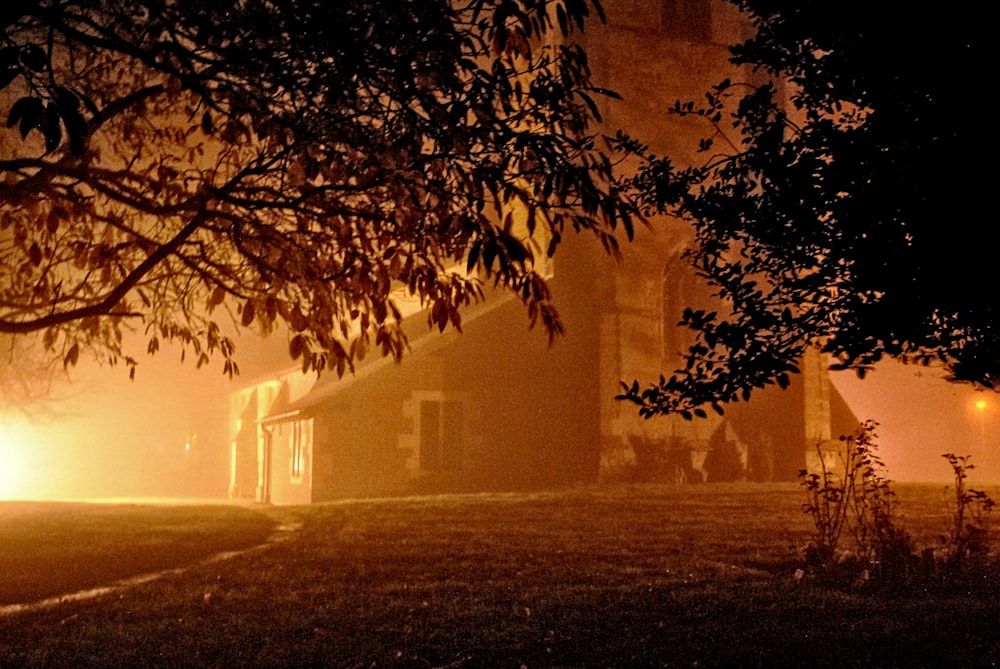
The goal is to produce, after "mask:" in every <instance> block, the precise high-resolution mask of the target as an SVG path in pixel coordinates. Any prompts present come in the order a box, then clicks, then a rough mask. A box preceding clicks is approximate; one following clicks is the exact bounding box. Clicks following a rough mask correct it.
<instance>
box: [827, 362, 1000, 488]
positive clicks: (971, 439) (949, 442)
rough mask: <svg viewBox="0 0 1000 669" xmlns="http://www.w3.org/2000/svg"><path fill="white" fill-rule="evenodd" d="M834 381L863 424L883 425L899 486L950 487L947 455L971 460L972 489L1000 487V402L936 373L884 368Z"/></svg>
mask: <svg viewBox="0 0 1000 669" xmlns="http://www.w3.org/2000/svg"><path fill="white" fill-rule="evenodd" d="M832 380H833V383H834V385H835V386H836V387H837V389H838V390H839V391H840V392H841V394H842V395H843V396H844V398H845V399H846V400H847V403H848V404H849V405H850V406H851V408H852V409H853V410H854V413H855V414H856V415H857V417H858V418H859V419H861V420H865V419H872V420H875V421H877V422H878V423H879V428H878V431H877V434H878V435H879V439H878V444H879V452H880V453H881V455H882V459H883V460H884V461H885V464H886V466H887V469H888V477H889V478H890V479H892V480H894V481H949V480H950V476H951V469H950V468H949V466H948V463H947V462H946V461H945V460H944V458H942V457H941V455H942V454H944V453H955V454H956V455H960V456H961V455H971V456H972V459H971V460H970V462H971V463H972V464H973V465H974V466H975V469H974V470H973V471H972V472H970V474H969V482H970V485H973V486H975V485H976V484H977V483H983V482H991V483H995V482H1000V454H998V452H997V446H998V439H997V437H998V428H1000V396H998V395H997V394H996V393H994V392H988V391H978V392H977V391H976V390H974V389H972V387H970V386H968V385H965V384H956V383H950V382H948V381H946V380H945V379H944V378H943V375H942V374H941V373H940V372H939V371H936V370H934V369H929V368H925V367H920V366H915V365H903V364H899V363H883V364H880V365H879V366H878V367H877V368H876V369H875V371H874V372H873V373H871V374H869V375H867V376H866V377H865V378H864V379H858V378H857V375H855V374H854V373H853V372H837V373H833V374H832Z"/></svg>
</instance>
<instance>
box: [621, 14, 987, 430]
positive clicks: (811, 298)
mask: <svg viewBox="0 0 1000 669" xmlns="http://www.w3.org/2000/svg"><path fill="white" fill-rule="evenodd" d="M735 4H737V5H738V6H739V7H740V8H741V9H742V10H743V11H744V12H745V14H746V15H747V16H748V17H749V18H750V19H751V20H752V23H753V25H754V27H755V28H756V31H755V35H754V36H753V37H752V38H750V39H748V40H747V41H745V42H744V43H742V44H740V45H737V46H735V47H734V48H733V49H732V54H733V61H734V62H735V63H737V64H740V65H744V66H747V68H749V69H750V70H751V71H753V72H756V73H757V74H756V75H755V77H756V78H757V81H756V83H754V84H749V83H738V82H733V81H725V82H722V83H720V84H719V85H718V86H717V87H715V88H714V89H713V90H711V91H709V92H708V94H707V96H706V98H705V99H704V100H703V101H702V102H699V103H694V102H681V103H678V104H677V106H676V107H675V108H674V109H673V110H672V113H675V114H681V115H687V116H692V117H700V119H701V120H702V122H703V123H704V126H705V128H706V132H705V135H704V137H703V139H702V141H701V144H700V148H701V155H703V156H704V157H705V159H704V162H703V163H701V164H698V165H694V166H686V165H680V164H676V161H674V162H672V161H671V159H670V156H661V157H656V156H647V161H646V162H645V164H644V168H643V169H642V170H641V172H640V173H639V174H638V176H637V177H636V178H635V179H634V180H632V182H631V183H630V186H632V187H633V188H635V189H636V190H637V192H638V193H640V197H641V199H642V206H643V207H644V208H645V209H647V210H648V211H649V212H651V213H666V214H672V215H675V216H679V217H681V218H683V219H686V220H688V221H690V222H691V223H692V225H693V226H694V229H695V234H696V240H695V244H694V246H693V248H692V250H691V252H690V254H689V259H690V261H691V262H692V263H693V264H694V266H695V267H696V268H697V270H698V271H699V272H700V273H701V274H702V275H703V276H704V277H705V278H706V279H707V280H708V281H709V282H710V283H711V284H712V285H713V286H714V287H715V290H716V293H717V294H718V295H719V296H720V297H722V298H724V301H725V304H726V308H725V309H722V310H720V311H719V312H716V313H705V312H704V311H698V310H689V311H687V312H686V313H685V317H684V324H685V325H687V326H688V327H691V328H693V329H694V330H695V331H696V332H697V335H698V339H697V342H696V343H695V345H694V346H692V347H691V349H690V351H689V355H688V356H687V360H686V361H685V365H684V366H683V367H682V368H681V369H679V370H676V371H674V372H673V373H672V375H670V376H669V377H662V378H661V379H660V381H659V382H657V383H655V384H652V385H650V386H648V387H646V388H640V387H639V384H638V383H637V382H635V383H632V384H625V386H624V392H623V393H622V395H621V397H622V398H624V399H627V400H630V401H633V402H635V403H636V404H638V405H639V406H640V412H641V413H642V414H643V415H646V416H652V415H655V414H659V413H665V412H679V413H681V414H683V415H686V416H691V415H700V414H702V413H704V408H706V407H713V408H715V409H716V410H717V411H720V412H721V410H722V407H721V403H725V402H731V401H737V400H739V399H747V398H749V396H750V394H751V392H752V391H753V390H754V389H756V388H761V387H764V386H766V385H768V384H772V383H778V384H781V385H784V384H786V383H787V382H788V374H789V373H791V372H793V371H795V369H796V364H797V360H798V359H799V357H800V356H801V354H802V352H803V350H804V349H805V348H806V347H807V346H817V347H819V348H821V349H822V350H823V351H825V352H827V353H828V354H830V355H831V357H832V358H833V359H834V361H835V368H840V369H844V368H850V369H854V370H856V371H857V372H858V373H859V374H861V375H863V374H864V373H865V372H866V371H867V370H868V369H870V367H871V366H872V365H873V364H874V363H876V362H877V361H878V360H880V359H882V358H883V357H890V358H896V359H900V360H904V361H910V362H917V363H925V364H931V363H933V364H941V365H943V366H944V367H945V368H946V369H947V370H948V372H949V373H950V376H951V378H952V379H953V380H955V381H964V382H971V383H975V384H980V385H982V386H985V387H988V388H993V389H997V388H998V386H1000V335H998V331H997V320H996V319H997V311H998V306H1000V305H998V302H997V297H996V295H997V293H996V291H995V290H993V289H992V288H991V287H990V286H991V285H992V284H993V283H995V272H994V270H993V267H994V259H993V255H994V251H993V249H992V247H991V244H990V243H988V242H986V239H985V237H984V235H985V231H984V230H985V229H984V228H983V227H982V226H983V223H984V220H983V216H984V212H987V211H989V210H990V207H989V204H990V203H989V198H990V196H989V193H990V189H989V180H990V175H989V171H988V170H987V169H986V168H985V167H981V166H980V164H981V161H980V160H979V156H983V155H989V154H990V148H991V147H992V145H993V143H995V140H993V139H992V135H991V134H990V133H989V132H988V131H986V129H985V128H984V126H983V125H982V124H981V123H980V122H979V121H978V120H977V119H979V116H978V115H977V113H976V111H975V110H976V109H977V103H976V102H975V100H976V99H977V97H976V96H977V95H978V93H976V91H981V90H982V85H983V82H986V81H989V80H990V76H989V73H988V72H987V69H986V68H987V67H988V66H989V64H990V62H991V58H990V50H989V42H988V41H987V39H986V37H985V30H984V29H983V28H982V27H980V26H979V25H977V24H976V22H975V21H974V20H972V21H970V20H969V17H967V16H964V15H962V14H961V13H960V12H950V11H942V12H930V11H925V10H922V9H917V8H915V7H913V6H911V5H903V4H902V3H890V4H889V5H887V6H881V5H880V6H879V7H878V9H877V10H876V9H875V8H873V7H871V6H869V5H864V4H862V3H860V2H846V3H843V2H838V3H825V2H781V1H773V0H738V1H736V2H735ZM747 78H751V77H747ZM765 80H766V81H765ZM762 81H764V82H765V83H760V82H762ZM969 96H971V98H970V97H969ZM630 145H631V146H632V148H638V149H642V147H640V146H638V145H637V144H636V143H635V142H630Z"/></svg>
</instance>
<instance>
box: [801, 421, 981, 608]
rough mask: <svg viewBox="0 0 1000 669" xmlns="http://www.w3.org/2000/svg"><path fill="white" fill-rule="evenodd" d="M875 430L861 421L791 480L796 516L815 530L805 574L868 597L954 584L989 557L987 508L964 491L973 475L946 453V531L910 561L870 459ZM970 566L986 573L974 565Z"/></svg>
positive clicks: (905, 538)
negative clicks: (796, 492) (799, 494)
mask: <svg viewBox="0 0 1000 669" xmlns="http://www.w3.org/2000/svg"><path fill="white" fill-rule="evenodd" d="M877 426H878V423H876V422H874V421H865V422H864V423H862V424H861V425H860V426H859V428H858V430H857V431H856V432H855V433H854V434H853V435H851V436H847V437H841V438H840V444H841V447H840V448H839V449H838V450H836V451H834V452H832V453H831V451H830V450H829V449H824V448H823V445H822V444H818V445H817V447H816V448H817V453H818V455H819V458H818V461H819V464H818V465H817V467H816V471H809V470H807V469H803V470H802V471H801V472H800V473H799V478H800V479H801V483H802V486H803V487H804V489H805V491H806V497H807V499H806V502H805V503H804V504H803V505H802V509H803V511H804V512H805V513H806V514H808V515H809V516H810V517H811V519H812V521H813V525H814V527H815V534H814V535H813V540H812V543H811V544H810V545H809V546H808V547H807V548H806V553H805V560H806V569H807V570H808V571H809V572H810V573H811V574H813V575H814V576H817V577H819V578H821V580H823V581H824V582H827V583H834V584H841V585H843V584H854V585H865V586H868V587H874V588H876V589H892V590H898V589H900V588H905V587H908V586H914V585H920V586H923V587H925V588H926V587H927V586H929V585H932V584H933V583H935V582H937V583H938V584H940V585H944V584H947V583H951V582H954V581H955V580H956V577H957V576H958V575H959V574H960V572H964V571H968V570H969V569H970V568H971V567H972V564H973V563H972V561H971V560H970V558H971V557H972V556H976V557H979V558H981V557H983V556H986V555H988V554H989V544H990V536H989V527H988V523H989V517H990V514H991V512H992V510H993V507H994V506H995V503H994V502H993V500H992V499H991V498H990V497H989V495H987V494H986V493H985V492H983V491H981V490H975V489H971V488H968V487H967V486H966V479H967V477H968V471H969V470H970V469H972V468H973V465H972V464H970V463H969V458H970V456H957V455H954V454H952V453H946V454H945V455H944V456H943V457H944V458H945V459H946V460H948V463H949V464H950V465H951V468H952V471H953V473H954V478H955V491H954V497H953V498H952V500H951V501H950V502H949V511H950V512H949V522H948V528H947V531H946V533H945V534H943V535H942V546H941V547H940V549H939V550H934V549H933V548H927V549H924V550H923V551H921V552H919V553H918V552H917V547H916V546H915V545H914V542H913V540H912V538H911V536H910V534H909V532H907V531H906V529H905V528H904V527H903V523H902V521H901V517H900V515H899V513H898V500H897V498H896V495H895V493H894V492H893V491H892V490H891V488H890V483H891V481H890V480H889V479H888V478H886V476H885V471H886V467H885V464H884V463H883V462H882V460H881V459H880V458H879V456H878V454H877V450H878V445H877V442H876V437H877V434H876V428H877ZM831 454H832V455H833V457H832V458H831V457H829V456H830V455H831ZM845 537H849V538H850V540H851V541H850V542H849V543H848V542H847V541H845V540H844V539H845ZM845 544H846V547H845ZM977 566H978V567H980V568H984V569H985V568H988V565H987V564H986V563H985V561H984V560H981V559H980V560H978V562H977Z"/></svg>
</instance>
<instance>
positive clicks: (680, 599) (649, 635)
mask: <svg viewBox="0 0 1000 669" xmlns="http://www.w3.org/2000/svg"><path fill="white" fill-rule="evenodd" d="M896 489H897V492H898V494H899V496H900V498H901V501H902V507H901V510H902V513H903V514H904V515H905V519H906V525H907V527H908V528H909V529H910V531H911V533H912V534H913V535H914V537H915V538H916V539H917V540H918V542H921V543H922V542H928V541H931V542H933V541H935V540H936V539H935V536H936V534H937V533H938V532H940V531H941V530H942V529H943V527H944V523H945V522H946V518H947V513H948V511H947V508H946V506H945V503H944V495H943V486H919V485H908V486H903V485H900V486H897V487H896ZM986 490H987V491H988V492H990V494H991V495H993V496H995V497H1000V494H997V492H996V490H994V489H992V488H986ZM802 501H803V494H802V491H801V490H800V488H799V487H798V486H797V485H794V484H790V485H735V484H734V485H723V484H715V485H699V486H684V487H677V486H621V487H607V488H580V489H576V490H572V491H565V492H558V493H538V494H510V495H469V496H445V497H428V498H413V499H400V500H372V501H354V502H343V503H336V504H327V505H317V506H313V507H291V508H288V507H282V508H275V509H244V508H239V507H225V506H223V507H190V508H189V507H179V508H174V509H173V510H167V509H160V508H138V509H137V508H135V507H101V508H100V510H99V512H97V511H95V510H94V509H90V508H88V507H74V508H61V509H54V510H53V509H43V510H41V511H38V510H35V511H34V512H33V514H32V515H25V513H12V512H8V513H6V514H5V512H4V511H3V508H4V507H3V506H2V505H0V532H2V535H0V536H2V540H3V542H4V544H3V557H2V559H3V560H5V562H0V587H2V588H3V591H4V592H6V591H7V588H10V587H16V586H12V583H13V582H14V581H17V580H18V579H19V578H26V579H30V578H36V579H37V578H38V577H37V575H36V576H32V575H31V572H32V570H31V569H30V568H29V567H30V565H28V563H31V562H33V563H34V564H36V565H37V566H38V570H37V571H38V572H40V573H43V574H44V573H45V572H46V571H47V570H48V569H49V567H47V566H46V565H50V564H55V563H58V564H60V565H61V566H60V567H59V569H64V570H66V571H68V572H72V573H73V574H75V576H73V577H65V576H60V579H61V580H60V583H62V584H63V585H61V586H60V587H63V588H68V587H70V586H72V581H73V580H74V579H76V580H78V581H79V585H80V586H81V587H91V586H92V585H93V583H94V582H95V579H94V578H92V577H91V576H92V574H96V575H100V576H101V577H102V578H105V579H107V578H108V575H109V573H114V575H115V576H117V577H120V578H124V577H127V576H130V575H134V573H135V569H136V568H138V567H142V568H146V567H147V566H148V567H149V568H153V569H162V568H165V567H166V566H167V563H168V562H169V563H171V565H172V566H178V565H180V564H192V566H191V567H190V568H189V569H185V570H183V571H179V572H176V573H173V572H172V573H168V574H166V575H165V576H163V577H162V578H159V579H157V580H153V581H150V582H147V583H142V584H139V585H135V586H132V587H128V588H124V589H121V590H117V591H114V592H113V593H111V594H108V595H105V596H102V597H96V598H91V599H86V600H81V601H71V602H65V603H62V604H59V605H57V606H49V607H43V608H39V609H37V610H34V609H32V610H26V611H21V612H16V613H11V614H6V615H3V616H0V666H4V667H171V668H173V667H323V666H326V667H352V668H353V667H357V668H359V669H360V668H363V667H364V668H367V667H498V668H505V667H513V668H517V667H522V666H523V667H989V666H996V663H997V662H998V658H1000V626H998V618H997V614H998V612H1000V601H998V600H997V598H996V594H997V592H998V588H997V587H996V584H994V583H992V582H983V583H981V584H979V583H973V584H971V586H970V587H968V588H967V589H965V590H962V591H958V592H950V593H949V594H947V595H943V594H941V593H940V592H936V591H927V592H921V591H918V592H909V593H906V594H905V595H897V596H892V597H890V596H873V595H870V594H866V593H863V592H853V591H845V590H835V589H830V588H825V587H821V586H819V585H817V584H815V583H812V582H810V581H809V579H796V578H794V573H795V570H796V569H797V568H798V567H800V566H801V564H802V563H801V549H802V548H803V547H804V546H805V545H806V544H807V543H808V540H809V533H810V529H811V528H810V525H809V520H808V518H807V517H806V516H805V515H804V514H803V513H802V512H801V510H800V506H801V503H802ZM52 513H55V514H56V515H57V516H59V515H60V514H61V516H60V518H61V519H60V520H59V521H58V523H56V524H57V525H58V527H60V528H62V529H60V530H59V531H58V532H52V531H50V530H45V531H42V530H40V529H38V528H40V527H43V526H44V524H45V523H46V522H49V523H50V525H49V526H48V527H52V525H51V523H53V522H56V521H54V520H53V519H52ZM47 514H48V515H47ZM130 514H131V515H132V518H131V519H130V520H129V519H128V517H129V515H130ZM46 518H48V520H46ZM140 518H144V519H145V520H140ZM185 518H187V520H185ZM74 519H77V520H78V521H79V523H78V526H77V527H74ZM59 523H62V524H59ZM279 525H282V526H285V527H286V528H287V527H290V526H292V527H296V528H297V529H296V531H294V532H290V533H286V537H287V539H286V540H284V541H278V542H275V543H272V544H270V545H268V546H267V547H266V548H263V549H258V550H252V551H248V552H244V553H240V554H237V555H235V556H233V557H230V558H229V559H226V560H217V561H209V562H205V561H203V558H204V557H207V556H208V555H210V554H212V553H214V552H217V551H219V550H234V549H236V548H239V547H241V546H243V547H245V546H249V545H252V544H254V543H256V542H260V541H264V539H265V537H267V536H269V535H270V534H271V533H272V531H273V530H274V529H275V527H278V526H279ZM11 528H14V529H13V530H12V529H11ZM32 528H35V529H32ZM32 532H35V534H32ZM11 536H13V537H15V539H16V538H17V537H21V539H20V543H19V544H16V545H17V546H19V548H17V551H18V552H20V553H21V554H22V557H24V556H27V557H28V558H29V559H27V560H22V561H21V565H22V566H21V567H19V568H18V569H21V571H20V572H18V573H20V574H21V575H20V576H18V577H15V578H11V577H10V574H9V573H8V572H7V565H8V564H11V562H10V560H11V550H10V546H11V545H12V544H11V543H10V542H9V541H8V539H9V538H10V537H11ZM54 536H57V537H62V538H63V541H61V542H60V541H59V540H57V539H53V540H52V541H48V539H46V540H45V541H42V540H40V538H46V537H47V538H49V539H52V538H53V537H54ZM94 536H100V537H102V538H101V539H99V540H95V539H93V538H92V537H94ZM171 536H172V537H173V538H174V539H175V540H176V541H174V540H171V538H170V537H171ZM31 537H36V538H39V541H38V542H37V543H36V544H33V543H32V539H31ZM142 537H145V539H143V538H142ZM143 542H145V543H143ZM137 543H138V545H140V547H139V548H137ZM174 546H185V548H183V549H176V548H174ZM89 547H92V548H93V551H91V550H90V548H89ZM63 551H66V553H65V555H71V556H72V557H65V555H64V554H63ZM70 551H72V552H71V553H70ZM161 552H162V553H163V554H164V555H169V559H164V560H160V561H158V562H155V564H154V562H149V560H151V558H143V559H140V558H137V557H135V556H136V555H139V554H143V553H153V554H159V553H161ZM130 555H131V556H133V557H129V556H130ZM46 556H47V557H46ZM60 556H62V557H60ZM119 559H120V560H122V565H125V564H128V565H131V566H129V567H128V568H124V567H123V566H121V565H120V566H119V568H118V569H117V571H113V572H109V571H108V568H109V567H108V565H109V564H112V563H115V562H116V560H119ZM46 560H55V561H56V562H55V563H53V562H46ZM60 560H62V561H61V562H59V561H60ZM144 560H146V561H144ZM199 560H202V561H200V562H199Z"/></svg>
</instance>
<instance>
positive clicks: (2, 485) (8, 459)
mask: <svg viewBox="0 0 1000 669" xmlns="http://www.w3.org/2000/svg"><path fill="white" fill-rule="evenodd" d="M28 441H29V439H28V432H27V430H26V429H25V428H24V426H23V425H21V424H18V423H17V422H15V421H10V420H8V421H5V422H4V423H3V424H0V500H3V499H25V498H30V497H31V496H32V494H31V493H32V490H33V489H34V488H35V484H36V481H35V480H34V475H33V471H34V470H35V469H36V467H35V464H36V463H35V462H33V458H32V457H31V451H30V450H29V449H28V447H27V446H26V444H27V443H28Z"/></svg>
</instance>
